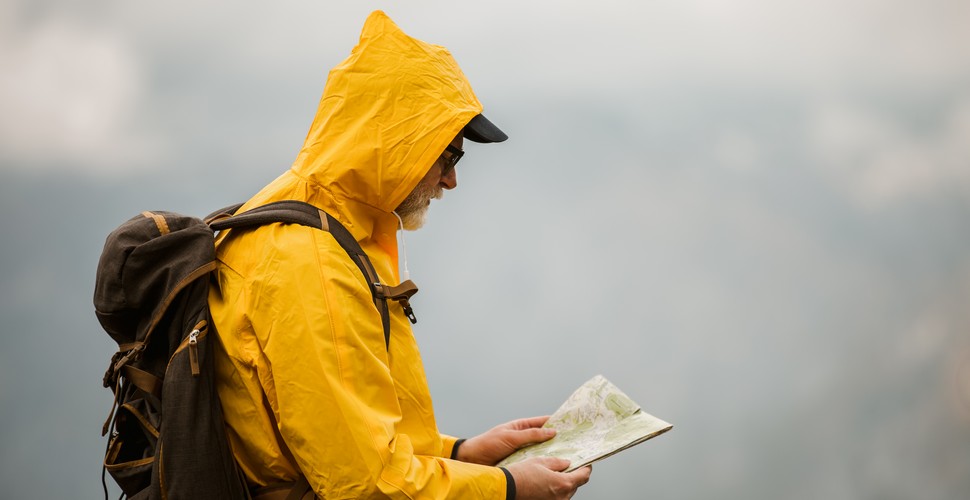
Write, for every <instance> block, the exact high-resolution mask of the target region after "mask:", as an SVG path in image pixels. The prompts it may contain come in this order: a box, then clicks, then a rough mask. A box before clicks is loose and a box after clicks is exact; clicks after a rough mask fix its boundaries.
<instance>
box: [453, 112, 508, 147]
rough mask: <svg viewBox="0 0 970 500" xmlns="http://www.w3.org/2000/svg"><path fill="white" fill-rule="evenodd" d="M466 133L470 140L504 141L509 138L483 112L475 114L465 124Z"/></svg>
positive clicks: (485, 141)
mask: <svg viewBox="0 0 970 500" xmlns="http://www.w3.org/2000/svg"><path fill="white" fill-rule="evenodd" d="M464 135H465V139H468V140H469V141H472V142H481V143H489V142H502V141H504V140H506V139H508V138H509V136H507V135H505V132H502V130H501V129H499V128H498V127H496V126H495V124H494V123H492V122H491V121H489V120H488V118H485V115H482V114H478V115H475V117H474V118H472V119H471V121H470V122H468V125H465V129H464Z"/></svg>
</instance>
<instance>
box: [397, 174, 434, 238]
mask: <svg viewBox="0 0 970 500" xmlns="http://www.w3.org/2000/svg"><path fill="white" fill-rule="evenodd" d="M442 191H443V190H442V189H441V186H437V185H434V186H424V185H421V184H418V186H417V187H415V188H414V191H411V194H409V195H408V197H407V198H405V199H404V201H402V202H401V204H400V205H398V207H397V209H396V210H395V212H397V215H398V216H399V217H401V223H402V224H403V226H404V229H406V230H408V231H414V230H415V229H419V228H420V227H421V226H423V225H424V221H425V219H427V216H428V208H430V205H429V203H430V202H431V200H437V199H440V198H441V196H442Z"/></svg>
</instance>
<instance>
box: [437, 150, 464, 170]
mask: <svg viewBox="0 0 970 500" xmlns="http://www.w3.org/2000/svg"><path fill="white" fill-rule="evenodd" d="M445 153H449V156H445ZM445 153H441V157H440V158H439V160H441V161H442V166H441V176H442V177H444V176H446V175H448V174H450V173H451V171H452V170H453V169H454V168H455V165H456V164H458V160H460V159H461V157H462V156H465V151H463V150H461V149H458V148H456V147H454V146H452V145H451V144H449V145H448V147H446V148H445Z"/></svg>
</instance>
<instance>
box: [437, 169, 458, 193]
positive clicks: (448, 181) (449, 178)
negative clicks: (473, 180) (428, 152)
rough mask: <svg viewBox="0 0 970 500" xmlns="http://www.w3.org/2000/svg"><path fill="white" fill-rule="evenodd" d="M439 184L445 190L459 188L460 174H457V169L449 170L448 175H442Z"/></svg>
mask: <svg viewBox="0 0 970 500" xmlns="http://www.w3.org/2000/svg"><path fill="white" fill-rule="evenodd" d="M438 184H439V185H441V187H443V188H445V189H455V188H456V187H458V174H457V173H455V169H454V168H452V169H450V170H448V173H447V174H445V175H442V176H441V180H440V181H438Z"/></svg>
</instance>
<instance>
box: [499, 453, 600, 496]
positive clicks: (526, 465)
mask: <svg viewBox="0 0 970 500" xmlns="http://www.w3.org/2000/svg"><path fill="white" fill-rule="evenodd" d="M567 468H569V460H563V459H561V458H551V457H535V458H530V459H528V460H523V461H521V462H519V463H516V464H512V465H510V466H508V467H507V469H508V470H509V473H510V474H512V478H513V479H515V500H533V499H535V500H546V499H554V500H559V499H565V498H572V496H573V495H574V494H576V490H577V489H578V488H579V487H580V486H582V485H584V484H586V483H587V482H589V475H590V474H591V473H592V472H593V467H592V466H589V465H587V466H586V467H580V468H579V469H576V470H574V471H572V472H568V473H564V472H561V471H564V470H566V469H567Z"/></svg>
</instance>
